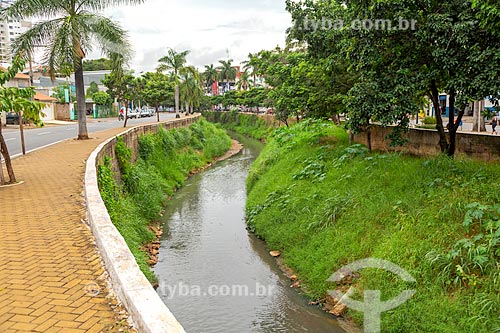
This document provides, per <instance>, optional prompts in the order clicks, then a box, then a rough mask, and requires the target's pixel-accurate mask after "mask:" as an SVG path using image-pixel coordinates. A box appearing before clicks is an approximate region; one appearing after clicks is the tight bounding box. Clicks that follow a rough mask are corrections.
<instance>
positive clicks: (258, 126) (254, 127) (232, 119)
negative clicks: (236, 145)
mask: <svg viewBox="0 0 500 333" xmlns="http://www.w3.org/2000/svg"><path fill="white" fill-rule="evenodd" d="M203 116H204V117H205V118H206V119H207V120H208V121H211V122H214V123H219V124H221V125H222V126H223V127H224V128H225V129H228V130H231V131H234V132H237V133H240V134H243V135H247V136H249V137H252V138H254V139H257V140H262V139H265V138H266V137H267V136H268V135H269V134H270V133H272V132H273V130H274V128H275V123H274V122H266V120H264V119H263V118H262V117H259V116H257V115H252V114H241V113H238V112H236V111H231V112H203Z"/></svg>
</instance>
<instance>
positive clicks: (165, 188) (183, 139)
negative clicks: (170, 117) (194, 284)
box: [98, 120, 231, 282]
mask: <svg viewBox="0 0 500 333" xmlns="http://www.w3.org/2000/svg"><path fill="white" fill-rule="evenodd" d="M230 146H231V139H230V138H229V137H228V136H227V134H226V133H225V131H224V130H223V129H220V128H218V127H216V126H215V125H213V124H210V123H208V122H207V121H205V120H200V121H199V122H197V123H194V124H193V125H191V126H190V127H189V128H179V129H172V130H168V131H167V130H165V129H163V128H160V129H159V131H158V132H157V133H156V134H148V135H144V136H142V137H140V138H139V158H138V160H137V161H136V163H131V156H132V154H131V150H130V149H129V148H127V146H126V145H125V143H124V142H123V140H120V139H118V142H117V144H116V147H115V153H116V158H117V162H118V165H119V168H120V173H121V175H120V177H115V176H116V175H114V174H113V172H112V168H111V160H110V159H109V158H107V159H105V162H104V163H103V164H102V165H99V167H98V181H99V189H100V192H101V196H102V198H103V200H104V203H105V204H106V207H107V209H108V212H109V214H110V217H111V220H112V221H113V223H114V224H115V226H116V227H117V229H118V231H119V232H120V233H121V234H122V236H123V237H124V239H125V241H126V242H127V245H128V246H129V248H130V250H131V252H132V253H133V255H134V257H135V258H136V260H137V263H138V264H139V266H140V268H141V270H142V271H143V273H144V274H145V275H146V277H147V278H148V279H149V280H150V281H151V282H154V281H156V277H155V276H154V274H153V273H152V271H151V270H150V268H149V264H148V255H147V253H146V252H145V251H144V250H143V246H144V245H145V244H147V243H150V242H151V241H153V240H154V239H155V234H154V233H153V232H152V231H151V230H150V228H149V225H150V224H151V222H153V221H156V220H158V218H159V216H160V213H161V211H162V208H163V207H164V205H165V204H166V202H167V199H168V198H169V197H170V196H172V195H173V194H174V192H175V190H176V189H178V188H180V187H181V186H183V185H184V181H185V179H186V177H187V176H188V175H189V173H190V172H192V171H193V170H196V169H199V168H201V167H203V166H204V165H206V164H207V163H208V162H210V161H212V160H213V159H214V158H215V157H218V156H221V155H223V154H224V153H225V152H226V151H227V150H228V149H229V148H230ZM117 178H120V179H121V182H117V181H116V179H117Z"/></svg>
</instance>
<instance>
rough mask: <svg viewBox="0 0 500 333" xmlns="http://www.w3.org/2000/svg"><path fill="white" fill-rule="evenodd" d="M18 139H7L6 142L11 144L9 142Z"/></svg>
mask: <svg viewBox="0 0 500 333" xmlns="http://www.w3.org/2000/svg"><path fill="white" fill-rule="evenodd" d="M15 139H16V138H10V139H5V142H9V141H12V140H15Z"/></svg>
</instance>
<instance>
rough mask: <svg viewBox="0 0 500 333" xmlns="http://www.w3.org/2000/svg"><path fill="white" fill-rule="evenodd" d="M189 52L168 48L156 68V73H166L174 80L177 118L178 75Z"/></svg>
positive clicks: (176, 114)
mask: <svg viewBox="0 0 500 333" xmlns="http://www.w3.org/2000/svg"><path fill="white" fill-rule="evenodd" d="M189 52H190V51H188V50H186V51H182V52H176V51H175V50H174V49H172V48H169V49H168V50H167V55H166V56H164V57H162V58H160V59H159V60H158V62H160V65H159V66H158V71H159V72H165V71H168V72H170V73H171V75H172V77H173V78H174V82H175V117H176V118H179V117H180V115H179V102H180V101H179V98H180V96H179V94H180V91H179V80H180V78H179V75H180V73H181V69H182V68H184V65H185V64H186V57H187V55H188V54H189Z"/></svg>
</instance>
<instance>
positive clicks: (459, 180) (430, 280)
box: [246, 121, 500, 333]
mask: <svg viewBox="0 0 500 333" xmlns="http://www.w3.org/2000/svg"><path fill="white" fill-rule="evenodd" d="M498 174H500V167H499V166H498V165H495V164H492V163H481V162H474V161H461V160H451V159H449V158H447V157H437V158H431V159H425V158H415V157H409V156H405V155H402V154H399V153H391V154H377V153H370V152H368V151H367V150H366V148H365V147H363V146H360V145H354V146H348V140H347V135H346V134H345V132H344V131H343V130H342V129H340V128H337V127H334V126H333V125H331V124H329V123H322V122H306V121H304V122H302V123H300V124H298V125H295V126H291V127H290V128H280V129H278V130H276V132H275V133H274V134H273V135H271V136H270V137H269V138H268V143H267V145H266V147H265V148H264V150H263V152H262V153H261V155H260V156H259V158H258V159H257V160H256V162H255V163H254V164H253V166H252V168H251V171H250V174H249V177H248V180H247V184H248V186H247V189H248V192H249V193H248V201H247V210H246V213H247V223H248V227H249V229H250V230H252V231H255V233H256V234H257V236H258V237H260V238H263V239H264V240H266V243H267V246H268V247H269V248H271V249H276V250H280V251H281V253H282V258H283V260H284V262H285V264H287V265H288V266H290V267H291V268H292V269H293V270H294V271H295V272H296V274H297V275H298V276H299V278H300V279H301V281H302V285H303V286H304V287H305V290H307V292H308V294H309V296H311V297H312V298H315V299H322V298H323V297H324V296H325V295H326V294H327V291H328V290H329V289H334V288H335V285H332V284H330V283H328V282H327V279H328V277H329V276H330V275H331V274H332V273H333V272H335V271H337V270H338V269H339V268H341V267H342V266H344V265H345V264H346V263H351V262H353V261H355V260H358V259H364V258H369V257H373V258H382V259H385V260H389V261H392V262H394V263H396V264H398V265H399V266H401V267H402V268H404V269H405V270H407V271H408V272H409V273H410V274H411V275H412V276H414V277H415V279H416V280H417V284H416V285H414V284H410V285H405V283H403V282H398V281H397V280H395V279H394V276H393V275H391V274H386V273H384V272H381V271H379V270H363V271H362V272H361V276H360V278H359V279H356V280H355V281H354V283H355V285H354V287H356V289H358V290H363V289H364V290H366V289H371V290H381V291H382V292H383V296H382V297H383V298H384V300H386V299H391V298H392V297H394V296H396V295H397V294H399V293H400V292H401V291H403V290H405V289H415V290H416V291H417V293H416V294H415V296H414V297H413V298H412V299H411V300H410V301H408V302H407V303H405V304H404V305H403V306H401V307H399V308H397V309H396V310H394V311H390V312H386V313H384V315H383V316H382V331H383V332H449V333H451V332H453V333H454V332H498V331H500V318H499V317H498V314H499V313H500V312H499V311H500V303H499V302H498V301H499V296H498V290H499V289H500V273H499V272H500V269H499V268H500V266H499V262H500V257H499V256H500V206H499V205H498V204H497V203H498V202H500V184H499V183H498V180H497V175H498ZM349 315H352V316H353V317H354V318H355V319H356V320H357V321H358V322H361V321H362V316H361V315H360V314H359V313H357V312H349Z"/></svg>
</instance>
